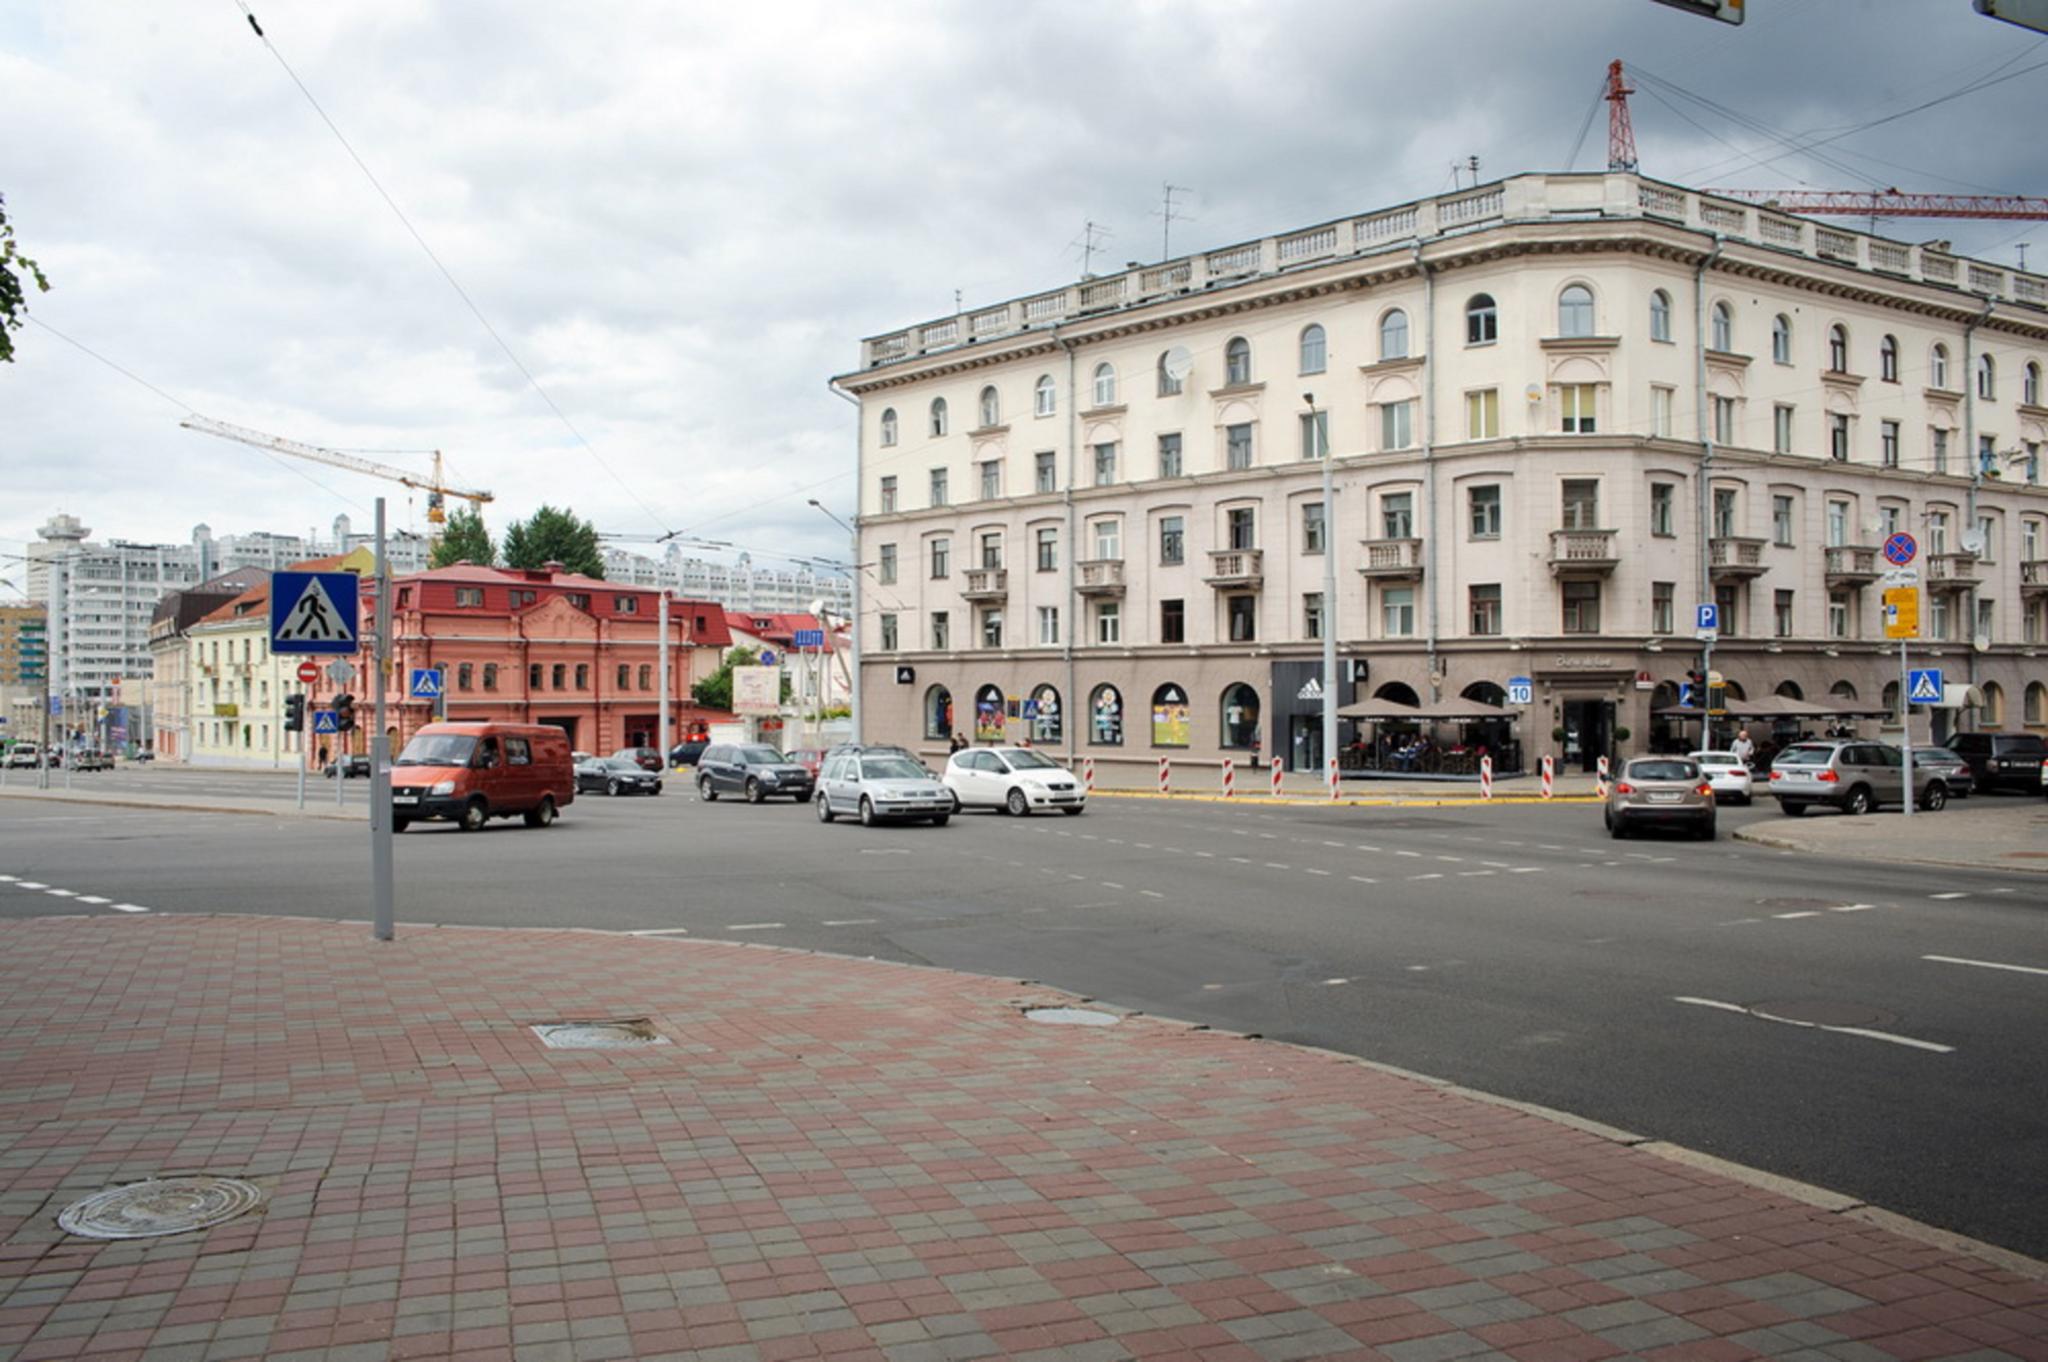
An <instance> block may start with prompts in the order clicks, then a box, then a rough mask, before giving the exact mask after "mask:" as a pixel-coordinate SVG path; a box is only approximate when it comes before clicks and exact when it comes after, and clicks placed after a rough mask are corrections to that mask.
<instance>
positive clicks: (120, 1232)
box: [57, 1177, 263, 1239]
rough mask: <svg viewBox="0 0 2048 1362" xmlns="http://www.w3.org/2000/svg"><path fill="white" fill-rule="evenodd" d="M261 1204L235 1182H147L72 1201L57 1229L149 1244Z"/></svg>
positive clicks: (257, 1193)
mask: <svg viewBox="0 0 2048 1362" xmlns="http://www.w3.org/2000/svg"><path fill="white" fill-rule="evenodd" d="M262 1204H263V1192H262V1190H261V1189H259V1188H258V1187H257V1186H256V1185H255V1184H253V1183H248V1182H243V1181H242V1180H241V1179H239V1178H213V1177H198V1178H151V1179H149V1180H148V1181H146V1182H131V1183H129V1184H128V1185H127V1186H125V1187H109V1188H108V1189H107V1190H106V1191H104V1192H94V1193H93V1194H92V1195H91V1196H89V1197H86V1198H85V1199H84V1200H83V1201H74V1202H72V1203H71V1204H70V1205H69V1206H66V1207H65V1208H64V1209H63V1210H62V1211H61V1212H59V1213H58V1216H57V1227H58V1228H59V1229H61V1230H63V1231H64V1232H65V1233H67V1234H76V1235H79V1236H81V1237H83V1238H86V1239H149V1238H153V1237H155V1236H157V1235H161V1234H185V1233H188V1232H190V1231H192V1230H203V1229H207V1228H209V1227H211V1226H214V1225H218V1224H221V1223H222V1222H224V1221H228V1220H233V1219H234V1218H235V1217H236V1216H238V1215H244V1214H246V1213H248V1212H249V1211H253V1210H255V1209H256V1208H257V1207H258V1206H260V1205H262Z"/></svg>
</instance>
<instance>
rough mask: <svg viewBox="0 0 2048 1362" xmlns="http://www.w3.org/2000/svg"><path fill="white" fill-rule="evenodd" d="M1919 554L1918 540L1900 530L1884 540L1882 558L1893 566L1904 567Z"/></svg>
mask: <svg viewBox="0 0 2048 1362" xmlns="http://www.w3.org/2000/svg"><path fill="white" fill-rule="evenodd" d="M1919 554H1920V541H1919V540H1917V539H1915V538H1914V537H1913V536H1912V535H1910V534H1907V533H1906V532H1905V531H1904V530H1900V531H1899V532H1898V533H1897V534H1895V535H1893V536H1892V537H1891V538H1889V539H1887V540H1885V541H1884V560H1885V561H1886V562H1887V563H1890V564H1891V565H1892V566H1893V567H1904V566H1905V565H1906V564H1908V563H1910V562H1912V561H1913V560H1914V559H1915V558H1916V557H1918V556H1919Z"/></svg>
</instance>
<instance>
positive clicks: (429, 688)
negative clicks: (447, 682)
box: [409, 667, 441, 700]
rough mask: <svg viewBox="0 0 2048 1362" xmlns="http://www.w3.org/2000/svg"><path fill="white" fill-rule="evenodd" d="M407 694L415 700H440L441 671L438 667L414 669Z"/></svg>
mask: <svg viewBox="0 0 2048 1362" xmlns="http://www.w3.org/2000/svg"><path fill="white" fill-rule="evenodd" d="M409 693H410V694H411V696H412V698H413V699H415V700H438V699H440V698H441V669H440V668H438V667H414V668H413V669H412V685H411V687H410V688H409Z"/></svg>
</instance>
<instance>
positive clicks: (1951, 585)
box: [1927, 553, 1981, 591]
mask: <svg viewBox="0 0 2048 1362" xmlns="http://www.w3.org/2000/svg"><path fill="white" fill-rule="evenodd" d="M1980 575H1981V574H1980V573H1979V572H1978V570H1977V555H1976V554H1974V553H1930V554H1928V555H1927V589H1928V590H1929V591H1967V590H1968V589H1969V588H1971V587H1973V586H1975V585H1977V581H1978V578H1979V576H1980Z"/></svg>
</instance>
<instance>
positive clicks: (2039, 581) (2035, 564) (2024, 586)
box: [2020, 558, 2048, 596]
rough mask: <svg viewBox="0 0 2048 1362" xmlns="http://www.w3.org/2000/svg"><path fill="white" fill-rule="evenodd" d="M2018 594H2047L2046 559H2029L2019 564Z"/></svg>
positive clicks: (2047, 567) (2047, 575)
mask: <svg viewBox="0 0 2048 1362" xmlns="http://www.w3.org/2000/svg"><path fill="white" fill-rule="evenodd" d="M2020 594H2021V595H2022V596H2039V595H2043V594H2048V558H2031V559H2028V560H2027V561H2026V562H2024V563H2021V564H2020Z"/></svg>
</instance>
